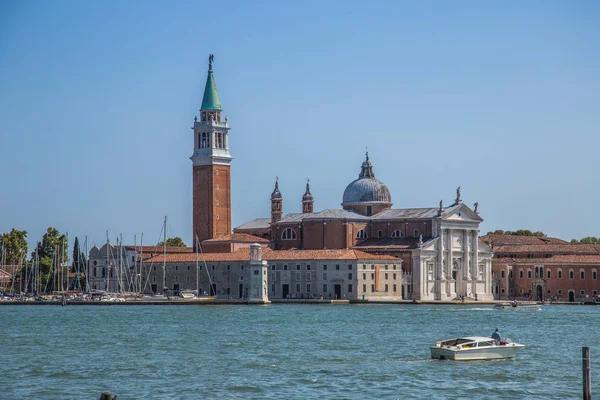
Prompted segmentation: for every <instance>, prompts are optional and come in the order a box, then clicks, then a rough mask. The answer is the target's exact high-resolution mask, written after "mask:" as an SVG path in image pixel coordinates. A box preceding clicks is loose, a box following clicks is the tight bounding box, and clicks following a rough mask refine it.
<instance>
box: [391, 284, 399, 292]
mask: <svg viewBox="0 0 600 400" xmlns="http://www.w3.org/2000/svg"><path fill="white" fill-rule="evenodd" d="M392 290H393V291H394V292H397V291H398V289H397V286H396V284H395V283H394V284H393V285H392Z"/></svg>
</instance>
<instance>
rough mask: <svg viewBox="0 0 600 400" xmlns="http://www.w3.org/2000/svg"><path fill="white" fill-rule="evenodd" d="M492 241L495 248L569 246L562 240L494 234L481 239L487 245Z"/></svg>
mask: <svg viewBox="0 0 600 400" xmlns="http://www.w3.org/2000/svg"><path fill="white" fill-rule="evenodd" d="M490 239H491V240H492V245H493V246H494V248H495V247H496V246H502V245H526V244H531V245H535V244H568V242H566V241H564V240H562V239H558V238H553V237H537V236H517V235H496V234H493V233H492V234H489V235H485V236H482V237H481V240H482V241H484V242H485V243H486V244H490Z"/></svg>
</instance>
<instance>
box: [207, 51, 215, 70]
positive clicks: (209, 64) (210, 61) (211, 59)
mask: <svg viewBox="0 0 600 400" xmlns="http://www.w3.org/2000/svg"><path fill="white" fill-rule="evenodd" d="M213 61H215V55H214V54H209V55H208V66H209V67H210V68H211V69H212V63H213Z"/></svg>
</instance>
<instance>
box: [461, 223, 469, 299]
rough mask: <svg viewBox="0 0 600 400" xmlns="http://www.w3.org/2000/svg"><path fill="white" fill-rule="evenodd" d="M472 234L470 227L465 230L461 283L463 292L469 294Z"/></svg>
mask: <svg viewBox="0 0 600 400" xmlns="http://www.w3.org/2000/svg"><path fill="white" fill-rule="evenodd" d="M470 236H471V231H470V230H468V229H465V230H463V254H464V255H465V256H464V259H463V263H462V264H463V265H462V269H463V270H462V284H461V290H460V291H461V293H460V294H464V295H465V296H467V295H468V294H469V290H468V286H467V285H468V281H469V259H470V257H469V256H470V254H469V251H470V248H469V238H470Z"/></svg>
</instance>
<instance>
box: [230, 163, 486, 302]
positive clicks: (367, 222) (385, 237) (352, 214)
mask: <svg viewBox="0 0 600 400" xmlns="http://www.w3.org/2000/svg"><path fill="white" fill-rule="evenodd" d="M301 201H302V210H303V212H302V213H292V214H287V215H284V214H283V195H282V194H281V191H280V189H279V182H278V181H276V182H275V189H274V190H273V193H272V194H271V218H270V219H267V218H259V219H255V220H253V221H250V222H248V223H245V224H243V225H241V226H239V227H237V228H235V229H234V232H239V233H242V232H243V233H247V234H253V235H256V236H260V237H263V238H264V237H267V235H268V237H270V240H271V247H272V248H273V249H276V250H286V249H301V250H316V249H355V250H360V251H364V252H367V253H371V254H385V255H391V256H394V257H398V258H399V259H401V260H402V261H403V263H402V268H403V273H404V277H405V282H406V291H405V292H403V293H402V298H405V299H411V298H412V299H418V300H452V299H455V298H457V297H459V296H464V297H465V298H468V299H473V300H491V299H492V274H491V266H492V262H491V259H492V249H491V248H490V247H489V246H487V245H486V244H485V243H483V242H480V241H479V240H478V236H479V234H478V232H479V224H480V223H481V222H482V221H483V219H482V218H481V217H480V216H479V214H478V213H477V211H474V210H472V209H471V208H469V207H468V206H467V205H465V204H464V203H463V201H462V199H461V194H460V188H459V189H458V190H457V196H456V199H455V201H454V203H453V204H451V205H450V206H447V207H444V206H443V205H442V202H440V206H439V207H437V208H435V207H431V208H406V209H393V208H392V199H391V195H390V192H389V190H388V188H387V187H386V186H385V184H384V183H383V182H381V181H380V180H378V179H376V178H375V174H374V172H373V165H372V163H371V162H370V160H369V155H368V154H367V155H366V159H365V161H364V162H363V163H362V166H361V172H360V174H359V177H358V179H356V180H354V181H352V182H351V183H350V184H349V185H348V186H347V187H346V190H345V191H344V194H343V200H342V209H341V210H340V209H330V210H322V211H316V212H315V211H314V209H313V203H314V197H313V195H312V193H311V192H310V186H309V184H308V183H307V185H306V191H305V194H304V195H303V197H302V200H301ZM397 286H400V285H399V284H398V285H397Z"/></svg>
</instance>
